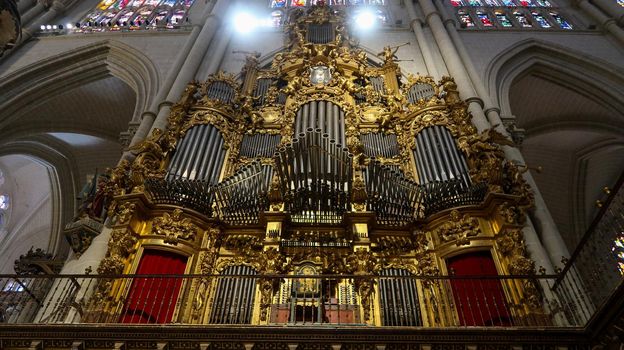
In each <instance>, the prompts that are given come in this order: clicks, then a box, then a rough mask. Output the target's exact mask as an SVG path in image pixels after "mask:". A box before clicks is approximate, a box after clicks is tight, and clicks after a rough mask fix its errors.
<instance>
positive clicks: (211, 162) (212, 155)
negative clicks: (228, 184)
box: [200, 127, 221, 182]
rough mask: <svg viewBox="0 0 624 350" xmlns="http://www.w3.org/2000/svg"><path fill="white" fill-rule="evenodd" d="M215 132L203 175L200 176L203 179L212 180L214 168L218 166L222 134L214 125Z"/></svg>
mask: <svg viewBox="0 0 624 350" xmlns="http://www.w3.org/2000/svg"><path fill="white" fill-rule="evenodd" d="M212 129H213V130H214V131H213V134H212V135H211V137H212V139H211V140H210V141H211V143H210V148H209V149H208V152H207V153H208V159H207V160H206V162H205V165H204V171H203V176H202V177H201V178H200V179H202V180H208V181H210V182H212V181H211V180H212V170H213V168H214V167H215V166H216V163H217V156H218V147H219V141H220V139H221V135H220V133H219V130H217V128H215V127H212Z"/></svg>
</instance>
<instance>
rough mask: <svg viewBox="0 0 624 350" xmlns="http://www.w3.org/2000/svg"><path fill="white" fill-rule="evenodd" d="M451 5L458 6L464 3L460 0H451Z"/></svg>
mask: <svg viewBox="0 0 624 350" xmlns="http://www.w3.org/2000/svg"><path fill="white" fill-rule="evenodd" d="M451 5H453V6H455V7H458V6H464V3H463V2H462V0H451Z"/></svg>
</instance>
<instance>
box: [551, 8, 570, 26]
mask: <svg viewBox="0 0 624 350" xmlns="http://www.w3.org/2000/svg"><path fill="white" fill-rule="evenodd" d="M550 15H551V16H552V18H554V19H555V22H557V24H558V25H559V26H560V27H561V28H562V29H572V25H570V23H568V21H566V20H565V19H563V18H562V17H561V16H560V15H559V14H558V13H556V12H551V13H550Z"/></svg>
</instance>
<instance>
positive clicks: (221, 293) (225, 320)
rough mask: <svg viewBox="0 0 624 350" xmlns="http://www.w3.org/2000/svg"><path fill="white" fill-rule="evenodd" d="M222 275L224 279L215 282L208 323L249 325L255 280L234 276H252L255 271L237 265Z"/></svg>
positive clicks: (228, 268)
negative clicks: (212, 305)
mask: <svg viewBox="0 0 624 350" xmlns="http://www.w3.org/2000/svg"><path fill="white" fill-rule="evenodd" d="M222 274H223V275H224V277H219V279H218V280H217V287H216V289H215V292H216V293H215V302H214V304H215V307H214V308H213V309H212V312H211V314H210V323H213V324H236V323H239V324H240V323H242V324H244V323H250V322H251V312H252V310H253V301H254V294H255V293H254V290H255V286H256V279H255V278H236V277H234V276H254V275H256V274H257V271H255V270H254V269H253V268H252V267H249V266H245V265H237V266H229V267H227V268H226V269H224V270H223V271H222ZM228 276H232V277H228Z"/></svg>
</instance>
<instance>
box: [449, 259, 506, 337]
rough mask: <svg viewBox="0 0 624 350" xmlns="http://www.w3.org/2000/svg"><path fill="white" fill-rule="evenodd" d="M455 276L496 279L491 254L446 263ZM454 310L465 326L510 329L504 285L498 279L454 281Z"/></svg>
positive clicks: (496, 273) (452, 281) (452, 284)
mask: <svg viewBox="0 0 624 350" xmlns="http://www.w3.org/2000/svg"><path fill="white" fill-rule="evenodd" d="M446 266H447V268H448V271H449V273H451V274H454V275H455V276H497V275H498V272H497V271H496V265H494V260H493V259H492V256H491V255H490V252H487V251H484V252H474V253H467V254H463V255H459V256H455V257H452V258H450V259H447V261H446ZM451 287H452V290H453V297H454V299H455V307H456V309H457V313H458V315H459V321H460V324H461V325H462V326H511V325H512V322H511V316H510V314H509V309H508V308H507V302H506V298H505V294H504V292H503V287H502V286H501V282H500V281H499V280H495V279H489V280H488V279H453V280H451Z"/></svg>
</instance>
